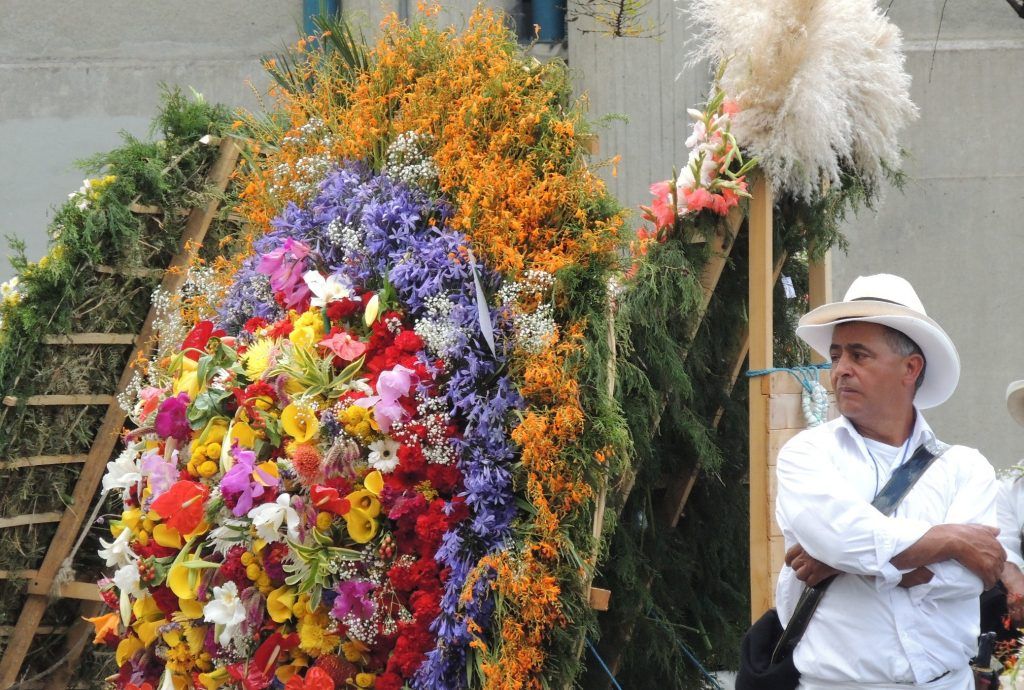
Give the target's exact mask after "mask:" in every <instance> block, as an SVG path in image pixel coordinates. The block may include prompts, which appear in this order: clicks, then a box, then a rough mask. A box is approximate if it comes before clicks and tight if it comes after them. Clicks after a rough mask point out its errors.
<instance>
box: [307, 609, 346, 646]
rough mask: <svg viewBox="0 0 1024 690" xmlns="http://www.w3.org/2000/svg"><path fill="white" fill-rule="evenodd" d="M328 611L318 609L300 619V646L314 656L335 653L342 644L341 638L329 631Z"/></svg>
mask: <svg viewBox="0 0 1024 690" xmlns="http://www.w3.org/2000/svg"><path fill="white" fill-rule="evenodd" d="M327 625H328V619H327V613H326V612H325V611H322V610H318V611H316V612H314V613H311V614H308V615H306V616H304V617H303V618H302V620H301V621H299V625H298V631H299V648H300V649H302V651H304V652H306V653H308V654H311V655H313V656H324V655H325V654H333V653H334V651H335V650H336V649H337V648H338V645H339V644H341V638H340V637H339V636H338V635H336V634H334V633H329V632H327Z"/></svg>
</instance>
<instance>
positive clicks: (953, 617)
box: [776, 412, 997, 690]
mask: <svg viewBox="0 0 1024 690" xmlns="http://www.w3.org/2000/svg"><path fill="white" fill-rule="evenodd" d="M931 438H934V434H933V433H932V430H931V428H930V427H929V426H928V424H927V422H925V420H924V417H923V416H922V415H921V413H920V412H917V415H916V422H915V424H914V430H913V432H912V433H911V436H910V439H909V446H908V449H909V453H906V456H909V455H913V452H914V450H915V449H916V448H917V447H918V446H919V445H920V444H921V443H922V442H923V441H924V440H926V439H931ZM875 448H876V450H875V451H873V452H874V455H875V457H874V458H872V455H871V454H870V453H869V452H868V447H867V446H866V445H865V442H864V439H863V438H862V437H861V435H860V434H859V433H857V431H856V429H854V427H853V425H852V424H851V423H850V422H849V421H848V420H847V419H846V418H844V417H840V418H839V419H836V420H834V421H831V422H829V423H827V424H823V425H821V426H819V427H815V428H813V429H808V430H807V431H804V432H802V433H800V434H798V435H797V436H796V437H794V438H793V439H792V440H790V441H789V442H788V443H787V444H786V445H785V446H784V447H783V448H782V450H781V451H780V452H779V457H778V463H777V464H778V467H777V468H776V472H777V477H778V491H777V499H776V519H777V520H778V523H779V526H780V527H781V528H782V534H783V536H784V538H785V543H786V549H787V550H788V549H789V548H790V547H792V546H793V545H794V544H797V543H799V544H800V545H801V546H803V548H804V550H805V551H806V552H807V553H808V554H809V555H811V556H813V557H814V558H816V559H818V560H819V561H822V562H823V563H827V564H828V565H831V566H832V567H834V568H836V569H838V570H841V571H843V573H844V574H842V575H840V576H839V577H837V578H836V581H835V582H833V583H832V585H831V587H830V588H829V590H828V591H827V592H826V594H825V596H824V597H823V598H822V601H821V605H820V606H819V607H818V610H817V611H816V612H815V613H814V616H813V617H812V618H811V622H810V624H809V625H808V627H807V631H806V633H805V634H804V636H803V638H802V639H801V641H800V643H799V644H798V645H797V648H796V651H795V652H794V662H795V664H796V667H797V669H799V670H800V672H801V674H802V686H801V687H802V688H805V689H806V690H812V689H815V690H816V689H817V688H830V689H838V688H875V689H877V690H883V689H889V688H895V689H899V688H907V687H914V686H921V687H926V688H935V689H939V688H941V689H942V690H947V689H949V690H969V689H971V688H973V687H974V684H973V680H972V677H971V674H970V673H969V671H968V670H967V665H968V662H969V660H970V659H971V657H973V656H974V655H975V653H976V652H977V637H978V632H979V620H978V618H979V609H978V596H979V595H980V594H981V591H982V587H983V585H982V582H981V580H980V579H979V578H978V577H976V576H975V575H974V574H973V573H971V572H970V571H968V570H967V569H966V568H964V567H963V566H962V565H960V564H959V563H958V562H956V561H944V562H942V563H935V564H932V565H930V566H928V569H929V570H931V571H932V573H933V574H934V576H933V577H932V580H931V581H930V582H928V583H927V584H923V585H918V586H917V587H913V588H910V589H904V588H900V587H898V585H899V582H900V578H901V577H902V576H903V573H904V572H907V571H903V572H901V571H899V570H897V569H896V568H895V567H894V566H893V565H892V564H891V563H890V562H889V561H890V560H891V559H892V558H893V557H895V556H896V555H898V554H899V553H901V552H902V551H904V550H906V549H907V548H908V547H910V546H911V545H912V544H914V543H915V542H916V541H917V540H918V539H920V538H921V537H922V536H923V535H924V533H925V532H927V531H928V529H929V528H930V527H932V526H934V525H939V524H943V523H978V524H985V525H995V524H996V493H997V486H996V481H995V473H994V471H993V470H992V466H991V465H990V464H989V463H988V461H987V460H985V458H984V457H983V456H982V455H981V454H980V453H979V452H978V451H976V450H974V449H971V448H966V447H963V446H953V447H951V448H950V449H949V450H947V451H946V452H945V453H944V454H943V455H942V456H941V457H940V458H938V459H937V460H936V461H935V462H934V463H933V464H932V466H931V467H930V468H929V469H928V470H927V471H926V472H925V473H924V475H922V477H921V478H920V480H919V481H918V482H917V484H916V485H915V486H914V488H913V489H912V490H911V491H910V493H909V494H908V495H907V497H906V498H905V499H904V500H903V502H902V503H900V505H899V506H898V507H897V509H896V511H895V513H894V514H893V515H892V516H891V517H886V516H884V515H882V514H881V513H880V512H878V510H876V509H875V508H874V507H873V506H872V505H871V501H872V500H873V498H874V496H875V493H876V490H880V489H881V488H882V487H883V486H885V483H886V482H887V481H888V480H889V476H890V475H891V473H892V471H893V470H894V469H895V468H896V466H897V465H898V464H899V463H900V462H902V460H903V458H904V453H905V451H903V449H895V448H892V449H891V450H890V451H889V452H884V449H879V447H878V446H875ZM879 450H881V451H882V452H879ZM876 487H877V489H876ZM803 589H804V585H803V583H802V582H800V581H799V580H797V579H796V575H795V573H794V572H793V569H792V568H789V567H788V566H783V568H782V571H781V573H780V574H779V582H778V587H777V589H776V604H777V607H778V613H779V618H780V619H781V621H782V624H783V625H786V624H787V623H788V622H789V619H790V617H791V616H792V614H793V610H794V608H795V606H796V602H797V599H799V597H800V593H801V592H802V591H803ZM944 674H945V675H944Z"/></svg>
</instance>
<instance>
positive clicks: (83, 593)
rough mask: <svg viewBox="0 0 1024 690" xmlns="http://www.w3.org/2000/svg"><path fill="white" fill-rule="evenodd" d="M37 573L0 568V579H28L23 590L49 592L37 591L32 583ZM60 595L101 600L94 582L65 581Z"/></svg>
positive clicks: (39, 592) (34, 571) (31, 592)
mask: <svg viewBox="0 0 1024 690" xmlns="http://www.w3.org/2000/svg"><path fill="white" fill-rule="evenodd" d="M38 575H39V571H38V570H0V580H29V584H28V586H27V587H26V588H25V591H26V592H28V593H29V594H47V595H48V594H49V591H46V592H41V591H37V588H36V587H34V586H33V585H32V580H34V579H35V578H36V577H37V576H38ZM60 596H62V597H64V598H65V599H80V600H82V601H103V597H102V595H100V588H99V586H98V585H97V584H96V583H95V582H75V581H72V582H65V583H64V584H62V585H61V586H60Z"/></svg>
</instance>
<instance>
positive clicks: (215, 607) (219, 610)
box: [203, 580, 245, 647]
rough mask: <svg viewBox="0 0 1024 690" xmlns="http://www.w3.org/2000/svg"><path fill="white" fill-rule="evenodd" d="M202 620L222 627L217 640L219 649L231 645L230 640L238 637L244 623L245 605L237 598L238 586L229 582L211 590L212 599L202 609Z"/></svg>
mask: <svg viewBox="0 0 1024 690" xmlns="http://www.w3.org/2000/svg"><path fill="white" fill-rule="evenodd" d="M203 618H205V619H206V621H207V622H208V623H215V624H217V625H218V626H223V627H222V628H221V630H220V636H219V637H218V638H217V641H218V642H219V643H220V646H221V647H227V646H228V645H230V644H231V639H232V638H233V637H235V636H236V635H238V633H239V628H240V627H241V625H242V623H243V622H244V621H245V605H244V604H243V603H242V600H241V599H240V598H239V596H238V586H237V585H236V584H235V583H234V582H231V581H230V580H229V581H228V582H225V583H224V584H223V585H221V586H220V587H214V588H213V599H211V600H210V601H209V603H207V604H206V606H204V607H203Z"/></svg>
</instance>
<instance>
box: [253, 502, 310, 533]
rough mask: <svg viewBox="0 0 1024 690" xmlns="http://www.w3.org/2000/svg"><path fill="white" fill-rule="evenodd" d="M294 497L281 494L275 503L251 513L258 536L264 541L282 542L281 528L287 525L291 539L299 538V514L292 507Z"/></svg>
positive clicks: (265, 504) (265, 505)
mask: <svg viewBox="0 0 1024 690" xmlns="http://www.w3.org/2000/svg"><path fill="white" fill-rule="evenodd" d="M291 500H292V497H291V496H289V495H288V494H281V495H280V496H278V497H277V500H276V501H275V502H274V503H264V504H263V505H258V506H256V507H255V508H253V509H252V510H250V511H249V518H250V519H251V520H252V526H253V527H255V528H256V536H258V537H259V538H260V539H263V540H264V541H268V542H274V541H281V540H282V539H281V527H282V526H283V525H286V524H287V532H288V538H289V539H298V538H299V514H298V513H297V512H295V509H294V508H292V505H291Z"/></svg>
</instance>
